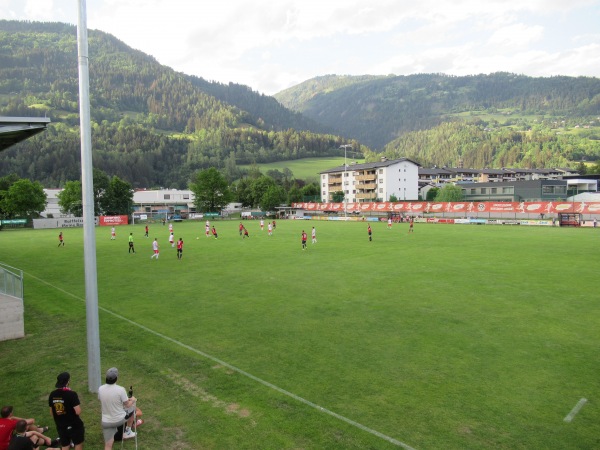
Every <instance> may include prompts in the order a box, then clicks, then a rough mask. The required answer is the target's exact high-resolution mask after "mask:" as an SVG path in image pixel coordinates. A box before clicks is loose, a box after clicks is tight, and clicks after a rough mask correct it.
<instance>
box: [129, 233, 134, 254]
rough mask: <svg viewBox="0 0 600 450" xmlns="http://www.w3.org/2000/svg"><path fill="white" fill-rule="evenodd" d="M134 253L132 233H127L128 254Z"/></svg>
mask: <svg viewBox="0 0 600 450" xmlns="http://www.w3.org/2000/svg"><path fill="white" fill-rule="evenodd" d="M131 252H133V253H135V248H134V247H133V233H129V253H131Z"/></svg>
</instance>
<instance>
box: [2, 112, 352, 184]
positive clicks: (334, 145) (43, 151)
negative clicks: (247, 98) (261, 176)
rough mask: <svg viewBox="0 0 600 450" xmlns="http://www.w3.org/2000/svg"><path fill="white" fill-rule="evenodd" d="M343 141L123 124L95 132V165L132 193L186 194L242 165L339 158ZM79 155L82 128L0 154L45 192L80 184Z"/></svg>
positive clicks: (235, 173)
mask: <svg viewBox="0 0 600 450" xmlns="http://www.w3.org/2000/svg"><path fill="white" fill-rule="evenodd" d="M0 115H1V113H0ZM344 142H345V141H343V140H342V139H341V138H339V137H336V136H327V135H317V134H313V133H310V132H308V131H302V132H297V131H294V130H286V131H282V132H274V131H270V132H266V131H262V130H256V129H251V128H245V129H228V128H214V129H205V130H200V131H198V132H196V133H194V134H191V135H186V136H183V137H173V136H168V135H165V134H161V133H157V132H154V131H152V130H149V129H147V128H145V127H143V126H141V125H139V124H134V123H130V122H129V121H128V120H127V119H123V120H122V121H121V122H119V123H116V124H111V123H106V122H104V123H102V124H94V125H93V127H92V150H93V156H92V158H93V164H94V167H96V168H98V169H100V170H102V171H104V172H106V173H107V174H109V175H110V176H114V175H116V176H118V177H119V178H121V179H123V180H126V181H127V182H129V183H131V184H132V185H133V187H135V188H144V187H170V188H176V189H186V188H187V186H188V183H189V181H190V179H191V177H192V175H193V173H194V172H196V171H197V170H200V169H206V168H209V167H215V168H218V169H223V170H224V171H225V172H226V173H227V176H228V179H229V181H230V182H231V181H234V180H235V179H238V178H240V177H243V176H244V175H245V172H244V171H243V170H241V169H239V168H238V167H237V166H238V165H247V164H252V163H267V162H273V161H280V160H287V159H297V158H307V157H315V156H326V155H328V156H334V155H339V154H340V150H339V146H340V145H341V144H342V143H344ZM80 153H81V151H80V136H79V132H78V128H76V127H69V126H67V125H66V124H64V123H56V124H51V125H50V126H49V127H48V129H47V130H46V131H45V132H44V133H41V134H39V135H37V136H34V137H33V138H31V139H28V140H26V141H23V142H21V143H20V144H18V145H17V146H15V147H12V148H10V149H8V150H5V151H4V152H2V168H1V169H0V172H1V173H2V174H9V173H15V174H17V175H18V176H19V177H21V178H29V179H32V180H37V181H39V182H41V183H42V184H43V185H44V186H45V187H63V186H64V185H65V183H66V182H67V181H71V180H78V179H79V178H80V176H81V165H80V161H81V157H80Z"/></svg>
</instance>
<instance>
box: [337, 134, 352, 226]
mask: <svg viewBox="0 0 600 450" xmlns="http://www.w3.org/2000/svg"><path fill="white" fill-rule="evenodd" d="M348 147H350V148H352V145H350V144H344V145H340V148H343V149H344V175H343V176H342V192H343V193H344V220H345V219H347V217H348V199H347V198H346V190H345V189H344V182H345V181H346V180H345V178H346V171H347V170H348V165H347V164H346V149H347V148H348ZM348 190H349V189H348Z"/></svg>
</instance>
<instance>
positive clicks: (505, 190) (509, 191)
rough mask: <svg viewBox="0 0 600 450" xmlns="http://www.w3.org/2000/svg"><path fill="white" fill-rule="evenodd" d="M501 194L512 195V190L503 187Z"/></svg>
mask: <svg viewBox="0 0 600 450" xmlns="http://www.w3.org/2000/svg"><path fill="white" fill-rule="evenodd" d="M502 193H503V194H512V193H513V188H512V187H503V188H502Z"/></svg>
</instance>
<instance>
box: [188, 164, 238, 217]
mask: <svg viewBox="0 0 600 450" xmlns="http://www.w3.org/2000/svg"><path fill="white" fill-rule="evenodd" d="M190 190H191V191H192V192H193V193H194V196H195V200H194V204H195V206H196V209H197V210H198V211H202V212H218V211H221V210H222V209H223V208H224V207H225V206H226V205H227V203H229V202H230V200H231V198H232V195H231V191H230V190H229V184H228V183H227V180H226V179H225V177H224V176H223V175H222V174H221V172H219V171H218V170H217V169H215V168H214V167H211V168H210V169H206V170H201V171H200V172H198V173H197V174H196V177H195V181H194V182H192V183H191V184H190Z"/></svg>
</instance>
